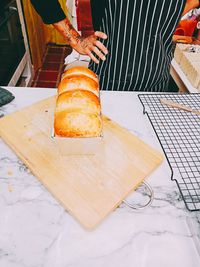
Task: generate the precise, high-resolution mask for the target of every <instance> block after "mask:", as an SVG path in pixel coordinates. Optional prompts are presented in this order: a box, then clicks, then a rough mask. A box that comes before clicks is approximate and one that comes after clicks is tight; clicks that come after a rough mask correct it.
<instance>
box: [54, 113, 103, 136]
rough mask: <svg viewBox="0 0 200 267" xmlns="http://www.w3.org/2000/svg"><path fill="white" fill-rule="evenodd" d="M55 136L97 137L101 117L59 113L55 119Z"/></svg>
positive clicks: (99, 131)
mask: <svg viewBox="0 0 200 267" xmlns="http://www.w3.org/2000/svg"><path fill="white" fill-rule="evenodd" d="M54 128H55V134H56V135H57V136H62V137H98V136H100V135H101V131H102V121H101V117H100V116H99V115H96V114H92V113H80V112H70V113H66V112H64V111H63V112H60V113H59V114H57V116H56V117H55V122H54Z"/></svg>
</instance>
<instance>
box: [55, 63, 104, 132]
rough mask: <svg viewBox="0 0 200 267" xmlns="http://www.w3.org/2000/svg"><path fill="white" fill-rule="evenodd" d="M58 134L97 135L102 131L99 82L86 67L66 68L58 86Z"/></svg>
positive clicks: (56, 113)
mask: <svg viewBox="0 0 200 267" xmlns="http://www.w3.org/2000/svg"><path fill="white" fill-rule="evenodd" d="M54 132H55V136H60V137H97V136H101V134H102V118H101V106H100V99H99V81H98V78H97V76H96V74H95V73H93V72H92V71H91V70H89V69H87V68H85V67H74V68H72V69H69V70H67V71H66V72H65V73H64V75H63V77H62V81H61V82H60V84H59V86H58V98H57V102H56V110H55V118H54Z"/></svg>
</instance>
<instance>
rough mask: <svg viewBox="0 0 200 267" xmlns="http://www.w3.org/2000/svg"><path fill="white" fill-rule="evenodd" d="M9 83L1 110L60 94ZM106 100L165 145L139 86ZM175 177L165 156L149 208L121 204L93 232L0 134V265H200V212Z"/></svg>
mask: <svg viewBox="0 0 200 267" xmlns="http://www.w3.org/2000/svg"><path fill="white" fill-rule="evenodd" d="M8 89H9V90H10V91H12V92H13V93H14V95H15V97H16V98H15V100H14V101H13V102H11V103H10V104H8V105H6V106H4V107H1V108H0V116H1V115H2V114H3V115H6V114H9V113H11V112H14V111H16V110H19V109H21V108H23V107H25V106H28V105H30V104H33V103H35V102H38V101H40V100H42V99H45V98H47V97H50V96H52V95H55V93H56V92H55V90H53V89H39V88H35V89H33V88H11V87H10V88H8ZM101 99H102V106H103V113H104V114H105V115H107V116H109V117H110V118H111V119H113V120H115V121H116V122H118V123H120V124H121V125H122V126H123V127H125V128H127V129H129V130H130V131H131V132H132V133H134V134H135V135H137V136H138V137H140V138H141V139H142V140H144V141H145V142H147V143H149V144H151V145H152V146H153V147H154V148H156V149H158V150H160V151H161V148H160V145H159V142H158V140H157V139H156V137H155V134H154V131H153V129H152V127H151V125H150V123H149V121H148V119H147V116H146V115H143V113H142V105H141V103H140V102H139V99H138V97H137V93H133V92H102V95H101ZM16 127H17V125H16ZM170 177H171V172H170V168H169V166H168V164H167V161H166V160H164V161H163V163H162V165H161V166H159V168H158V169H157V170H156V171H154V172H153V173H152V174H151V175H150V176H149V177H148V178H147V181H148V183H149V184H150V185H151V187H152V188H153V191H154V201H153V203H152V204H151V206H150V207H148V208H146V209H144V210H140V211H134V210H131V209H130V208H128V207H127V206H125V205H124V204H122V205H120V207H119V208H117V209H116V210H115V211H114V212H113V213H112V214H111V215H110V216H109V217H108V218H106V219H105V220H104V222H103V223H102V224H101V225H100V226H99V227H98V228H97V229H96V230H94V231H91V232H88V231H86V230H84V229H83V228H82V226H80V225H79V224H78V223H77V222H76V221H75V220H74V219H73V217H72V216H71V215H70V214H69V213H68V212H67V211H65V210H64V209H63V208H62V206H61V205H60V204H59V203H58V202H57V201H56V200H55V199H54V198H53V197H52V196H51V194H50V193H49V192H48V191H47V190H46V189H45V188H44V187H43V185H41V184H40V182H39V181H38V180H37V178H36V177H34V176H33V175H32V174H31V173H30V171H29V170H28V169H27V168H26V166H25V165H24V164H23V163H22V162H21V161H20V160H19V159H18V158H17V156H16V155H15V154H14V153H13V152H12V151H11V150H10V148H9V147H8V146H7V145H6V144H5V143H4V142H3V141H2V140H1V139H0V266H1V267H102V266H105V267H147V266H148V267H199V266H200V215H199V213H200V212H189V211H187V210H186V208H185V205H184V202H183V201H182V199H181V197H180V193H179V190H178V187H177V185H176V183H175V182H173V181H171V179H170ZM134 194H135V196H136V195H138V194H139V193H133V194H132V196H133V195H134ZM140 195H142V194H140ZM140 197H141V196H140ZM142 197H143V198H144V196H143V195H142ZM143 200H144V199H143ZM143 200H142V201H143Z"/></svg>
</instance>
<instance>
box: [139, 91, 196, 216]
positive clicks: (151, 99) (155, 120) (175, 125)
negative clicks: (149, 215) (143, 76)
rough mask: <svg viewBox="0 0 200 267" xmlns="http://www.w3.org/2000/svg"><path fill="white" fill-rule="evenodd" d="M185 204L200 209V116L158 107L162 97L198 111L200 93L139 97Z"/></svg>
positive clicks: (164, 106) (142, 95) (175, 109)
mask: <svg viewBox="0 0 200 267" xmlns="http://www.w3.org/2000/svg"><path fill="white" fill-rule="evenodd" d="M138 97H139V99H140V101H141V103H142V105H143V113H144V114H145V113H146V114H147V116H148V118H149V120H150V122H151V124H152V126H153V129H154V131H155V133H156V135H157V137H158V139H159V142H160V144H161V146H162V149H163V151H164V153H165V156H166V159H167V161H168V163H169V166H170V168H171V172H172V176H171V179H172V180H175V181H176V183H177V185H178V188H179V190H180V193H181V195H182V198H183V200H184V202H185V205H186V207H187V209H188V210H190V211H197V210H200V116H198V115H195V114H193V113H190V112H187V111H183V110H180V109H177V108H172V107H168V106H166V105H163V104H161V102H160V99H161V98H165V99H168V100H171V101H174V102H176V103H179V104H183V105H186V106H189V107H191V108H193V109H196V110H200V94H198V93H194V94H175V93H173V94H159V93H158V94H139V95H138Z"/></svg>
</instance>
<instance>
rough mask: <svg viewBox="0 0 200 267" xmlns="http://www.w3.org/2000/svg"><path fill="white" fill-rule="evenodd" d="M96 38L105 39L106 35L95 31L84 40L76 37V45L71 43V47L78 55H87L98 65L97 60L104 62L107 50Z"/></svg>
mask: <svg viewBox="0 0 200 267" xmlns="http://www.w3.org/2000/svg"><path fill="white" fill-rule="evenodd" d="M97 38H101V39H107V35H106V34H105V33H103V32H99V31H96V32H95V33H94V34H92V35H90V36H88V37H85V38H83V37H81V36H78V37H76V40H77V43H74V42H72V43H71V46H72V48H73V49H75V50H76V51H77V52H78V53H79V54H82V55H88V56H89V57H90V58H91V59H92V60H93V61H94V62H95V63H99V59H101V60H106V57H105V55H107V54H108V50H107V48H106V47H105V46H104V45H103V44H102V43H101V42H100V41H99V40H98V39H97ZM98 58H99V59H98Z"/></svg>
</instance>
